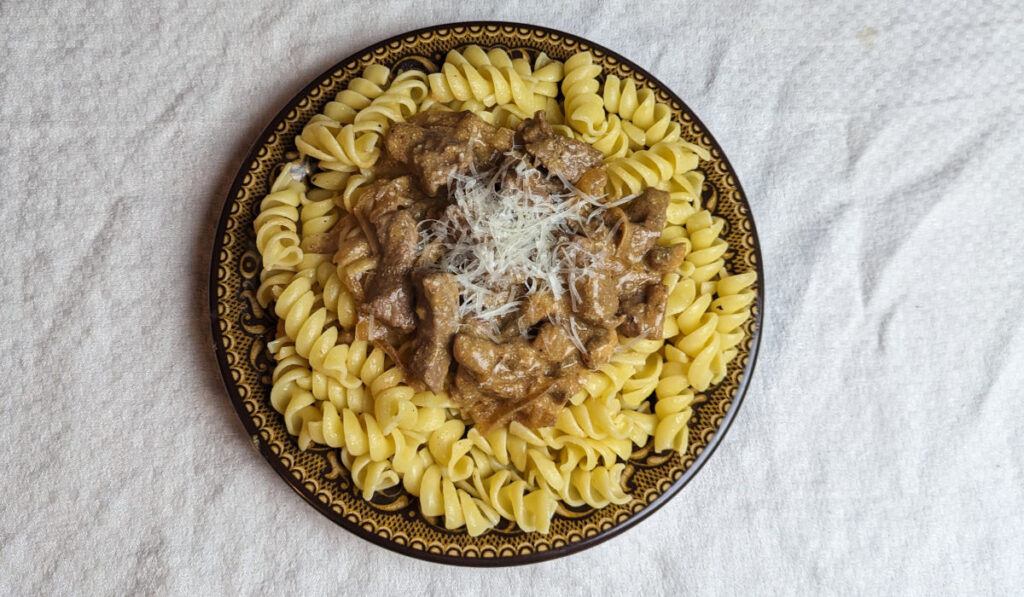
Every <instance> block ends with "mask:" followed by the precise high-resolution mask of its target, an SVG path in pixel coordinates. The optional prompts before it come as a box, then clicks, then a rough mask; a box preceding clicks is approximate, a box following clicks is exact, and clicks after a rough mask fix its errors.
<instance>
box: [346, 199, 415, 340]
mask: <svg viewBox="0 0 1024 597" xmlns="http://www.w3.org/2000/svg"><path fill="white" fill-rule="evenodd" d="M375 226H376V228H377V242H378V243H379V244H380V248H381V257H380V262H379V263H378V265H377V269H376V270H375V272H374V274H373V278H372V279H371V281H370V284H369V287H368V288H367V290H366V298H365V300H364V301H363V304H362V306H361V307H360V313H362V314H364V315H371V316H373V317H374V318H375V320H377V322H379V323H383V324H385V325H388V326H390V327H391V328H394V329H395V330H397V331H400V332H403V333H409V332H412V331H413V329H414V328H415V326H416V319H415V317H414V316H413V297H412V281H411V280H410V279H409V273H410V272H411V271H412V267H413V265H414V263H415V261H416V253H417V246H416V245H417V242H418V241H419V234H418V233H417V232H416V220H414V219H413V218H412V216H411V215H409V212H408V211H407V210H400V211H396V212H394V213H392V214H388V215H387V216H386V217H385V218H384V219H383V221H380V222H375Z"/></svg>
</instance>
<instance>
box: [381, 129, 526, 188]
mask: <svg viewBox="0 0 1024 597" xmlns="http://www.w3.org/2000/svg"><path fill="white" fill-rule="evenodd" d="M513 138H514V137H513V133H512V131H510V130H508V129H499V128H497V127H494V126H492V125H490V124H487V123H486V122H485V121H483V120H481V119H480V117H478V116H476V115H475V114H472V113H470V112H441V111H437V110H428V111H427V112H424V113H422V114H418V115H416V116H414V117H413V118H412V119H410V120H409V122H397V123H395V124H394V125H393V126H392V127H391V130H390V131H389V132H388V135H387V137H386V138H385V141H384V146H385V148H386V149H387V153H388V155H389V156H390V158H391V159H392V160H395V161H397V162H399V163H402V164H405V165H406V166H407V167H408V168H409V169H410V170H411V171H412V172H413V174H414V175H415V177H416V180H417V182H418V184H419V186H420V188H421V189H422V190H423V192H424V193H426V194H427V195H428V196H430V197H436V196H438V194H439V193H440V191H441V189H442V188H443V187H445V186H446V185H447V184H448V179H449V178H450V177H451V175H452V173H453V172H454V173H461V174H465V173H466V172H468V171H469V170H470V168H471V167H473V168H476V169H477V170H484V169H487V168H489V167H491V166H492V165H493V164H494V162H495V160H496V159H497V158H499V157H500V156H501V155H502V154H504V153H505V152H507V151H510V150H511V149H512V144H513Z"/></svg>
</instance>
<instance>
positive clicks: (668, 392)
mask: <svg viewBox="0 0 1024 597" xmlns="http://www.w3.org/2000/svg"><path fill="white" fill-rule="evenodd" d="M688 361H689V359H688V357H687V356H686V354H685V353H683V351H681V350H679V349H677V348H675V347H674V346H665V366H664V368H663V369H662V373H661V377H660V379H659V381H658V387H657V389H656V390H655V393H656V395H657V397H658V401H657V403H656V404H655V410H654V412H655V415H656V416H657V420H658V424H657V428H656V430H655V432H654V449H655V451H657V452H662V451H665V450H675V451H677V452H680V453H682V452H685V451H686V449H687V447H688V445H689V440H690V428H689V421H690V417H691V416H692V415H693V409H692V405H693V402H694V399H695V397H694V394H693V390H692V389H691V388H690V383H689V380H688V379H687V376H686V372H685V371H686V367H687V364H688Z"/></svg>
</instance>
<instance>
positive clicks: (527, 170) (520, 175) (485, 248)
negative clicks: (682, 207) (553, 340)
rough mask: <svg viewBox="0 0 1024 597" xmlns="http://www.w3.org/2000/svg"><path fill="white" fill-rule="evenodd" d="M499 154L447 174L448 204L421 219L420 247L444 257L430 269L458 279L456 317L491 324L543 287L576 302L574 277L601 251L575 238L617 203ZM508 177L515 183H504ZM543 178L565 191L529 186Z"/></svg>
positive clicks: (558, 297) (515, 157) (520, 158)
mask: <svg viewBox="0 0 1024 597" xmlns="http://www.w3.org/2000/svg"><path fill="white" fill-rule="evenodd" d="M506 156H507V159H506V160H505V161H504V162H503V163H502V164H501V165H500V166H499V167H497V168H495V169H494V170H489V171H484V172H470V173H469V174H461V173H458V172H453V173H452V174H451V175H450V177H449V183H448V189H449V201H450V205H449V206H448V208H447V209H446V210H445V212H444V214H443V215H442V216H441V217H440V218H438V219H437V220H425V221H423V222H420V230H419V234H420V247H421V249H422V248H423V247H426V246H427V245H429V244H431V243H440V244H441V248H442V249H443V255H442V257H441V259H440V262H439V263H438V264H437V266H438V267H439V268H440V269H441V270H442V271H446V272H449V273H451V274H453V275H454V276H455V277H456V279H457V281H458V283H459V286H460V289H461V301H460V303H461V304H460V315H461V316H462V317H463V319H465V318H476V319H479V320H481V321H486V322H492V323H494V324H496V323H497V320H498V319H499V318H501V317H502V316H505V315H509V314H511V313H514V312H515V311H516V310H517V309H519V307H520V306H521V304H522V301H523V299H525V298H526V297H527V296H529V295H531V294H535V293H541V292H547V291H550V292H551V294H552V295H553V296H554V297H555V299H556V300H561V299H562V298H563V297H565V296H566V295H567V294H568V295H569V297H570V299H571V300H572V301H573V304H576V303H577V302H578V301H579V294H578V292H577V290H576V286H575V281H576V280H577V279H579V278H581V277H584V276H586V275H587V273H588V271H589V270H591V269H592V268H593V267H594V266H595V265H596V264H598V263H599V262H600V261H602V260H603V259H604V257H605V255H604V253H601V254H590V253H588V252H587V251H586V250H585V249H584V248H583V247H582V246H581V245H580V244H579V243H578V242H576V240H575V235H577V234H579V233H580V231H582V230H584V229H585V228H584V225H585V224H586V223H587V222H588V221H590V220H591V219H592V218H594V217H596V216H599V215H600V214H601V213H602V212H603V211H604V210H606V209H607V208H609V207H611V206H612V205H618V204H620V203H622V201H617V202H615V203H614V204H607V205H606V204H603V203H601V201H600V198H596V197H590V196H587V195H585V194H584V193H582V192H580V191H578V190H577V189H575V188H574V187H573V185H572V184H570V183H569V182H568V181H567V180H565V179H561V180H559V179H554V178H551V177H548V176H546V175H545V174H544V173H542V172H541V171H540V170H538V169H536V168H534V167H533V166H531V165H530V163H529V162H528V161H527V160H526V159H525V157H524V156H522V155H516V154H513V153H509V154H506ZM509 174H511V175H512V176H513V177H514V178H515V179H517V180H518V181H520V184H505V183H504V181H505V179H506V177H507V175H509ZM547 180H556V181H558V182H559V183H560V184H558V185H554V186H556V187H558V188H563V189H564V190H563V191H562V192H553V193H551V194H550V195H542V194H539V193H535V192H533V191H531V190H530V189H532V188H533V187H534V185H537V186H540V185H541V184H543V183H544V182H545V181H547ZM530 183H533V184H530ZM628 199H631V197H630V198H627V199H626V200H628ZM569 328H570V330H569V331H570V333H571V335H572V336H574V337H575V336H576V334H575V333H573V332H575V330H573V329H571V328H572V326H569ZM574 341H575V342H576V343H578V342H579V339H578V337H577V338H574Z"/></svg>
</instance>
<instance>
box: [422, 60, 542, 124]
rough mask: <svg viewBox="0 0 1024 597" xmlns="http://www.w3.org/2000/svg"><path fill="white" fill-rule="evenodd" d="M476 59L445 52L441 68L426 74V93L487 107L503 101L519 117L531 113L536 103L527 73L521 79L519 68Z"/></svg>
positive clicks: (435, 96) (433, 96) (447, 99)
mask: <svg viewBox="0 0 1024 597" xmlns="http://www.w3.org/2000/svg"><path fill="white" fill-rule="evenodd" d="M478 62H480V63H479V64H478V65H474V64H473V63H472V62H470V61H469V59H468V58H466V57H464V56H462V55H461V54H459V53H458V52H449V53H448V57H447V59H446V60H445V63H444V64H443V65H442V66H441V72H439V73H431V74H430V75H428V76H427V80H428V83H429V86H430V96H431V97H432V98H433V99H434V100H435V101H438V102H442V103H447V102H452V101H455V100H459V101H467V100H476V101H478V102H480V103H482V104H483V105H484V106H486V107H488V108H489V107H491V106H494V105H495V104H500V105H504V106H506V108H507V109H508V110H510V111H513V112H514V113H515V115H516V116H517V117H519V118H521V119H525V118H529V117H530V116H532V115H533V113H534V111H536V110H537V109H538V106H537V102H536V100H535V99H534V88H533V84H532V83H531V81H530V80H529V77H528V76H527V78H526V79H524V78H523V75H522V74H521V73H520V72H517V70H516V69H515V68H512V67H509V66H502V67H498V66H495V65H494V64H493V63H490V62H488V63H483V62H481V61H479V60H478ZM528 67H529V65H528V64H527V68H528ZM540 107H541V108H542V107H543V106H540Z"/></svg>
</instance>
